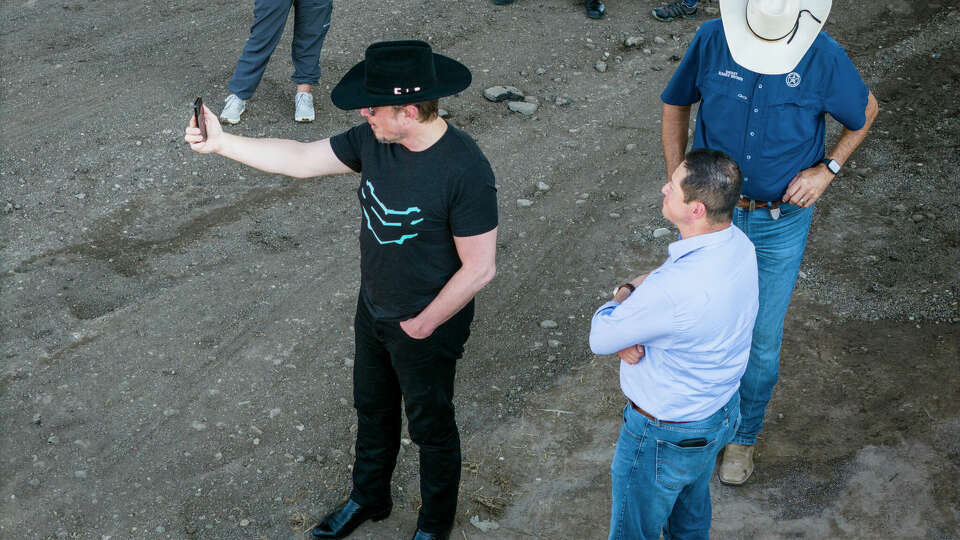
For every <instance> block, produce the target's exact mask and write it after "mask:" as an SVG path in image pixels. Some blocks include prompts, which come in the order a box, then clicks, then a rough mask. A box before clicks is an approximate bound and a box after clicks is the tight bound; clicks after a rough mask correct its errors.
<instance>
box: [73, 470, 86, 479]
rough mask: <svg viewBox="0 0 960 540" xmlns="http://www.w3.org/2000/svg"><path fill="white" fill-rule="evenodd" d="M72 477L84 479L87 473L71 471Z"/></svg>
mask: <svg viewBox="0 0 960 540" xmlns="http://www.w3.org/2000/svg"><path fill="white" fill-rule="evenodd" d="M73 476H74V477H76V478H86V477H87V471H73Z"/></svg>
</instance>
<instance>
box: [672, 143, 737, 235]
mask: <svg viewBox="0 0 960 540" xmlns="http://www.w3.org/2000/svg"><path fill="white" fill-rule="evenodd" d="M683 164H684V166H685V167H686V169H687V177H686V178H684V179H683V182H682V183H681V184H680V186H681V187H682V188H683V202H686V203H688V202H690V201H700V202H702V203H703V206H705V207H706V209H707V218H709V219H710V221H713V222H714V223H719V222H723V221H729V220H731V219H733V207H734V206H736V204H737V199H739V198H740V184H741V180H740V167H738V166H737V162H736V161H734V160H733V158H731V157H730V156H728V155H727V154H725V153H723V152H721V151H719V150H711V149H709V148H698V149H696V150H691V151H690V153H688V154H687V156H686V157H685V158H684V160H683Z"/></svg>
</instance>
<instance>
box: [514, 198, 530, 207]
mask: <svg viewBox="0 0 960 540" xmlns="http://www.w3.org/2000/svg"><path fill="white" fill-rule="evenodd" d="M517 206H518V207H520V208H529V207H531V206H533V201H531V200H530V199H517Z"/></svg>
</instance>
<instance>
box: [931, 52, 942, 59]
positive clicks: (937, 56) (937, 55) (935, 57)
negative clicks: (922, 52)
mask: <svg viewBox="0 0 960 540" xmlns="http://www.w3.org/2000/svg"><path fill="white" fill-rule="evenodd" d="M930 58H933V59H934V60H936V59H938V58H940V53H938V52H935V53H932V54H930Z"/></svg>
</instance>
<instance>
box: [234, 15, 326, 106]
mask: <svg viewBox="0 0 960 540" xmlns="http://www.w3.org/2000/svg"><path fill="white" fill-rule="evenodd" d="M291 6H293V8H294V10H295V13H294V16H293V45H292V47H291V56H292V57H293V69H294V71H293V77H291V79H292V80H293V82H294V83H296V84H316V83H317V81H318V80H320V50H321V49H322V48H323V40H324V38H325V37H326V36H327V30H329V29H330V16H331V14H332V13H333V0H256V1H255V2H254V4H253V26H251V27H250V37H249V38H247V42H246V44H245V45H244V46H243V52H242V53H240V59H239V60H237V69H236V71H234V72H233V78H231V79H230V83H229V84H228V85H227V88H228V89H229V90H230V92H231V93H233V94H236V95H237V97H238V98H240V99H250V97H251V96H252V95H253V92H254V90H256V89H257V85H259V84H260V78H261V77H263V71H264V70H265V69H266V67H267V61H269V60H270V55H272V54H273V50H274V49H275V48H276V46H277V43H278V42H279V41H280V36H282V35H283V27H284V25H286V24H287V15H289V14H290V7H291Z"/></svg>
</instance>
